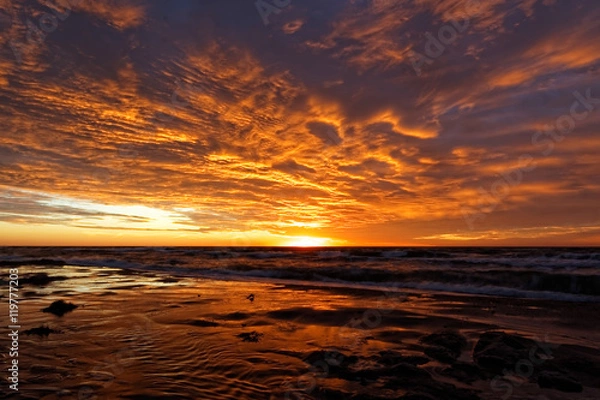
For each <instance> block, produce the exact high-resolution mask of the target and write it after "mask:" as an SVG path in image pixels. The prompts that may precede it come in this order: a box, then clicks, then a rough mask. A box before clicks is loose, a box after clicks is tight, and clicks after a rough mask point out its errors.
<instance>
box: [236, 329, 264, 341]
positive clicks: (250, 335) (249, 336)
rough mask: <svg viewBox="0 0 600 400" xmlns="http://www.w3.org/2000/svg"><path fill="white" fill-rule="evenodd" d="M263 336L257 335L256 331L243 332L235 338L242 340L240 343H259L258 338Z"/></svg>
mask: <svg viewBox="0 0 600 400" xmlns="http://www.w3.org/2000/svg"><path fill="white" fill-rule="evenodd" d="M262 336H263V334H262V333H258V332H256V331H252V332H243V333H240V334H239V335H237V337H239V338H241V339H242V342H252V343H257V342H259V341H260V338H261V337H262Z"/></svg>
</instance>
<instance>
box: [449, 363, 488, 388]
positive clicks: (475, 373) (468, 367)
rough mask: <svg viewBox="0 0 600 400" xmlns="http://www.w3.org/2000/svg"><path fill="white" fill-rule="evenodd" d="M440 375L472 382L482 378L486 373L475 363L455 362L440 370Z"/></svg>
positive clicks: (486, 376) (484, 377) (485, 376)
mask: <svg viewBox="0 0 600 400" xmlns="http://www.w3.org/2000/svg"><path fill="white" fill-rule="evenodd" d="M442 375H444V376H448V377H451V378H454V379H456V380H457V381H459V382H463V383H473V382H475V381H476V380H484V379H487V378H488V375H487V374H486V373H485V372H484V371H482V370H481V369H480V368H479V367H478V366H477V365H475V364H468V363H463V362H457V363H454V364H452V366H451V367H449V368H446V369H444V370H443V371H442Z"/></svg>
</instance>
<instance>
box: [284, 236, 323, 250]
mask: <svg viewBox="0 0 600 400" xmlns="http://www.w3.org/2000/svg"><path fill="white" fill-rule="evenodd" d="M330 242H331V240H330V239H328V238H320V237H312V236H297V237H294V238H292V239H291V240H290V241H289V242H287V243H286V244H285V246H290V247H320V246H328V245H329V243H330Z"/></svg>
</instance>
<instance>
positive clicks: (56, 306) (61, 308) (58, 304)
mask: <svg viewBox="0 0 600 400" xmlns="http://www.w3.org/2000/svg"><path fill="white" fill-rule="evenodd" d="M77 307H78V306H76V305H75V304H72V303H67V302H65V301H63V300H57V301H55V302H54V303H52V304H50V307H46V308H44V309H42V312H45V313H52V314H54V315H58V316H59V317H62V316H63V315H65V314H66V313H68V312H71V311H73V310H74V309H76V308H77Z"/></svg>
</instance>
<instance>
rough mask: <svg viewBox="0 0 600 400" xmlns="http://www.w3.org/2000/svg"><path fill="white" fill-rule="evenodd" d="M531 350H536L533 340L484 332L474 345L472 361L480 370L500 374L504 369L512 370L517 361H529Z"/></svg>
mask: <svg viewBox="0 0 600 400" xmlns="http://www.w3.org/2000/svg"><path fill="white" fill-rule="evenodd" d="M533 349H536V343H535V342H534V341H533V340H530V339H526V338H524V337H521V336H517V335H509V334H507V333H504V332H486V333H484V334H482V335H481V336H480V338H479V341H478V342H477V344H476V345H475V349H474V350H473V359H474V360H475V362H476V363H477V364H478V365H479V366H481V367H482V368H485V369H487V370H489V371H492V372H494V373H501V372H502V370H503V369H505V368H507V369H512V368H514V366H515V365H516V364H517V362H518V361H519V360H523V359H525V360H527V359H529V356H530V354H529V352H530V351H531V350H533Z"/></svg>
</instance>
